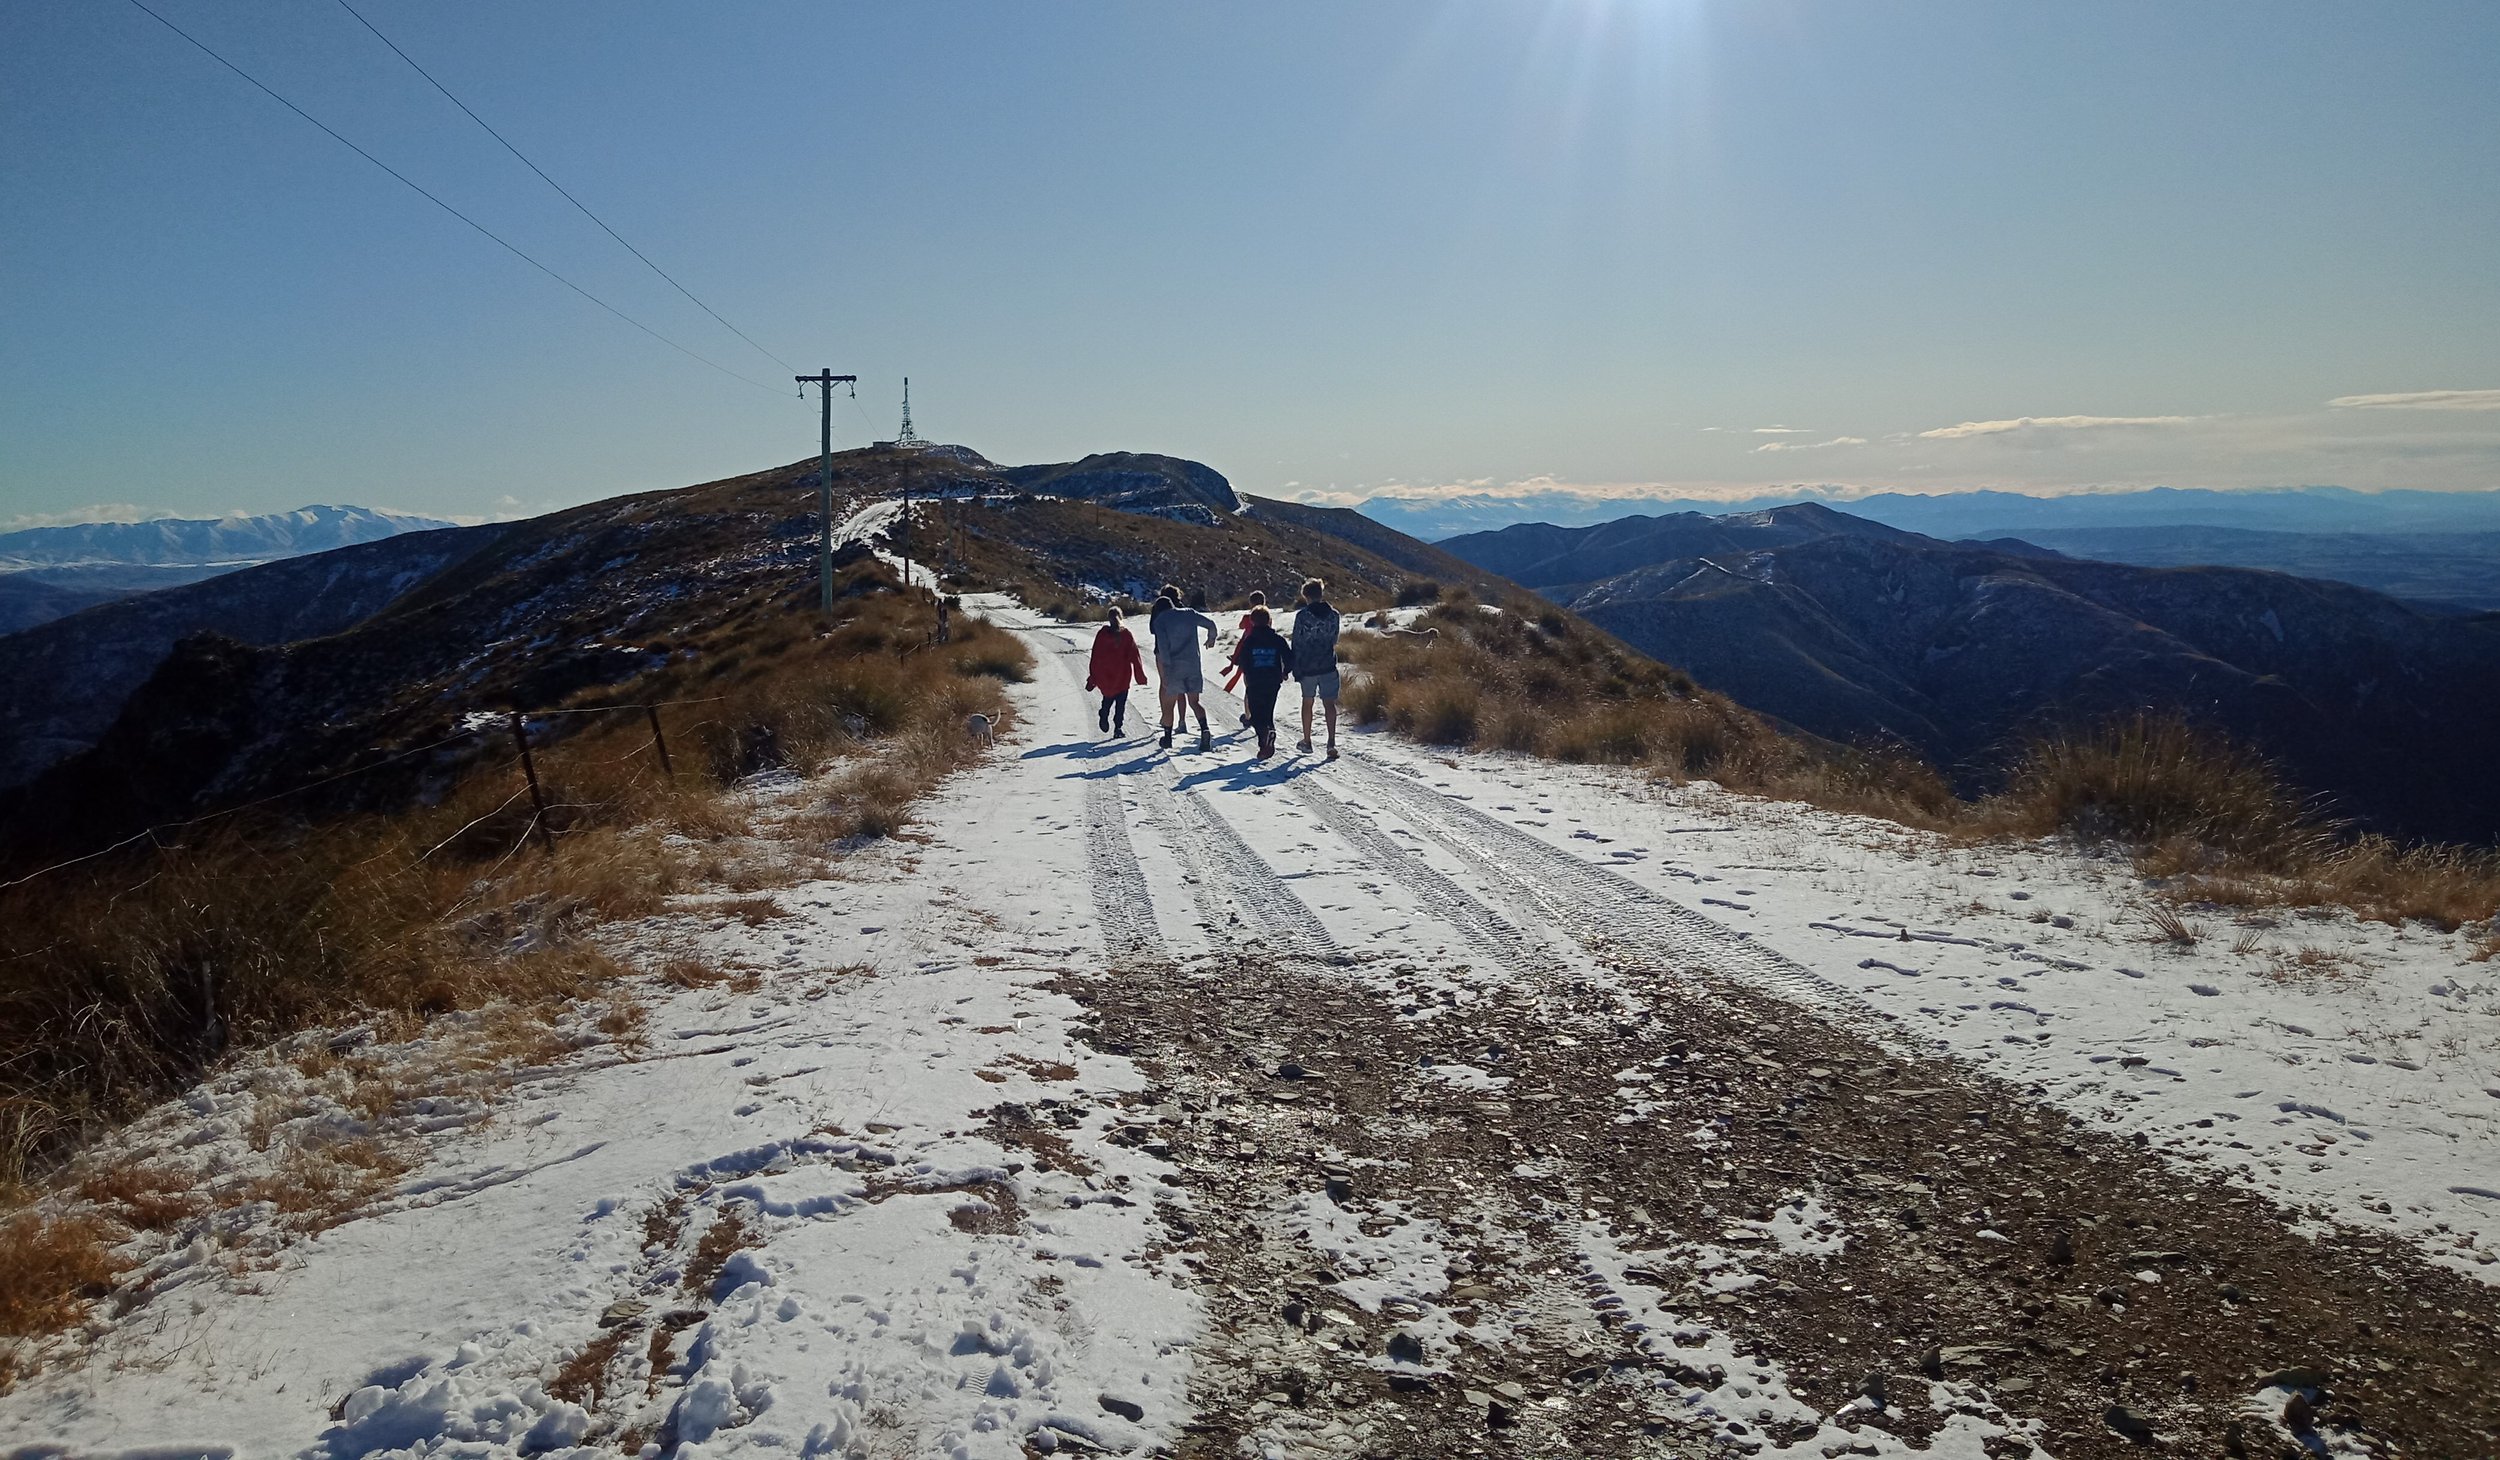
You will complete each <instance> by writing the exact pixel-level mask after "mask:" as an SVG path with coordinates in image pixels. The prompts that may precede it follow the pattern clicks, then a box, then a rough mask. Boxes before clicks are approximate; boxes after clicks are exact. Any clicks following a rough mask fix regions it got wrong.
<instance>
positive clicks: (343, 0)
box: [339, 0, 799, 374]
mask: <svg viewBox="0 0 2500 1460" xmlns="http://www.w3.org/2000/svg"><path fill="white" fill-rule="evenodd" d="M339 8H340V9H341V10H344V11H346V12H347V13H348V14H350V15H353V16H355V17H356V21H357V23H358V24H359V25H362V26H363V27H364V28H365V29H367V30H369V31H372V32H373V38H374V39H375V40H378V41H380V42H381V43H382V44H384V45H386V46H389V47H390V48H391V54H392V55H395V56H397V57H399V59H401V60H403V61H406V62H407V63H408V68H409V69H410V70H412V71H414V72H416V73H417V74H418V75H419V76H422V77H424V78H425V80H426V84H427V85H429V86H432V87H433V88H434V89H435V90H436V91H439V92H441V93H442V94H443V99H444V100H445V101H448V102H450V103H451V104H452V105H453V106H456V107H458V108H460V110H461V111H462V112H463V113H464V114H466V115H467V117H468V119H469V120H470V121H473V122H475V123H477V124H478V125H479V126H480V127H484V128H485V129H486V135H487V136H489V137H492V138H494V139H495V140H496V141H498V142H500V143H502V144H503V150H504V151H506V152H509V153H511V154H512V155H513V156H515V157H518V158H520V159H521V165H522V166H523V167H526V168H528V169H529V170H530V171H532V172H534V173H537V174H538V180H539V181H540V182H543V183H545V184H546V185H547V186H549V187H551V188H554V189H555V190H556V192H557V193H558V194H559V195H561V196H562V197H563V199H564V201H566V202H568V203H571V204H572V205H573V206H574V207H576V208H578V209H580V210H581V214H582V216H583V217H585V218H587V219H589V220H590V221H591V222H593V223H596V224H598V225H599V229H600V231H601V232H603V233H605V234H607V236H608V237H610V238H613V239H615V240H616V241H617V243H618V244H619V245H621V246H622V247H623V248H624V250H625V251H626V252H627V253H629V254H632V255H633V256H634V257H635V258H638V259H641V260H642V263H643V267H645V268H647V269H649V270H650V271H651V272H653V273H655V274H657V275H659V276H660V277H661V278H663V279H666V280H668V286H669V287H670V288H672V289H674V290H676V291H677V292H678V293H680V294H683V295H685V296H686V298H687V299H688V300H689V301H691V302H692V303H693V305H694V307H695V308H697V309H700V310H702V311H703V312H704V313H705V314H708V315H710V316H711V317H712V318H713V319H715V320H718V321H719V322H720V327H721V328H722V329H725V330H727V331H729V332H730V333H731V334H733V335H736V336H737V337H738V338H739V339H742V340H744V341H746V342H747V343H748V344H750V345H755V348H756V349H757V350H759V351H762V353H763V354H764V356H765V357H766V358H768V359H770V360H771V361H772V362H773V363H774V364H776V365H778V366H780V367H781V368H782V369H784V370H787V371H790V372H791V373H792V374H797V373H798V368H799V367H797V366H796V365H793V364H791V363H790V362H789V361H787V360H784V359H782V358H781V357H780V356H779V355H776V354H774V353H773V352H772V351H770V350H766V349H764V347H763V346H762V345H760V344H756V341H755V337H754V336H753V335H750V334H748V333H747V332H746V331H745V330H742V329H740V328H738V327H737V326H736V325H734V324H731V323H730V322H729V321H728V320H726V319H723V318H722V317H721V313H720V311H719V310H717V309H714V308H713V307H712V306H710V305H708V304H706V303H704V302H703V301H702V300H700V299H696V298H695V297H694V291H693V290H691V289H689V288H687V287H686V286H685V285H683V284H680V283H678V282H677V280H676V279H675V278H673V277H671V275H670V274H669V272H668V270H666V269H663V268H661V267H660V266H659V265H658V264H655V263H653V262H651V259H650V256H649V255H647V254H645V253H644V252H643V251H642V250H641V249H638V248H636V247H634V246H633V245H632V244H630V243H627V242H626V241H625V235H623V234H621V233H619V232H617V231H616V230H615V229H613V228H610V227H609V226H608V220H606V219H605V218H602V217H600V216H599V215H598V214H596V213H593V212H592V211H590V205H589V204H587V203H585V202H583V201H582V200H581V199H579V198H577V197H574V196H573V195H572V193H570V192H569V191H567V190H566V189H565V186H564V184H562V183H560V182H557V181H556V180H555V179H554V178H551V177H549V176H547V170H546V169H545V168H543V167H540V166H539V165H538V164H537V163H535V162H532V161H530V160H529V158H528V156H527V155H526V154H524V153H523V152H522V151H521V149H520V148H518V147H515V146H513V145H512V142H511V139H510V138H508V137H506V136H504V134H503V133H501V132H498V131H496V130H495V129H494V127H493V126H492V125H490V124H489V123H488V122H487V120H486V119H485V118H484V117H481V116H479V115H478V114H477V113H476V112H474V111H471V110H470V109H469V104H468V103H467V102H465V101H462V100H461V99H460V98H459V97H456V96H454V95H452V93H451V88H450V87H448V86H445V85H444V84H443V83H441V82H440V81H437V80H435V79H434V73H433V72H431V71H428V70H426V69H425V68H424V67H423V66H420V65H418V64H417V60H416V58H415V57H414V56H411V55H409V54H408V53H407V52H406V51H403V50H401V49H400V48H399V43H398V42H397V41H394V40H392V39H391V38H390V37H389V36H386V35H384V34H382V31H381V28H380V27H379V26H376V25H375V24H374V23H373V22H372V21H370V20H367V19H365V16H364V12H363V11H361V10H358V9H357V8H356V7H355V6H353V5H350V4H348V3H347V0H339Z"/></svg>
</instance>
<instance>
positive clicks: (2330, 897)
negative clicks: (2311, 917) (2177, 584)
mask: <svg viewBox="0 0 2500 1460" xmlns="http://www.w3.org/2000/svg"><path fill="white" fill-rule="evenodd" d="M1971 822H1972V824H1973V825H1974V827H1976V828H1977V829H1979V830H1981V831H1983V832H1988V833H1993V834H2000V835H2014V836H2045V835H2049V834H2051V833H2063V834H2066V835H2069V836H2073V837H2076V838H2078V839H2080V840H2084V841H2087V842H2091V841H2102V842H2112V843H2116V844H2118V845H2121V846H2125V847H2128V848H2131V849H2132V850H2133V853H2134V857H2135V862H2136V868H2137V870H2138V871H2139V872H2140V873H2142V874H2143V875H2144V876H2146V877H2148V878H2152V879H2154V880H2155V881H2156V882H2158V883H2160V884H2162V885H2163V887H2164V890H2165V891H2166V892H2167V893H2168V895H2169V896H2170V897H2172V898H2173V899H2175V900H2178V901H2182V902H2193V903H2210V904H2214V905H2216V906H2222V907H2241V908H2262V907H2341V908H2347V909H2350V910H2351V911H2352V912H2354V913H2356V914H2358V915H2359V916H2361V917H2363V918H2367V919H2370V920H2373V921H2376V922H2383V923H2388V924H2391V925H2392V924H2400V923H2403V922H2405V921H2407V920H2408V919H2420V920H2422V921H2424V922H2428V923H2431V924H2434V925H2435V926H2437V927H2439V928H2440V929H2441V930H2443V931H2448V932H2453V931H2455V930H2456V929H2457V928H2459V927H2461V926H2463V925H2464V924H2467V923H2473V922H2482V921H2485V920H2488V919H2492V918H2493V917H2494V915H2495V913H2500V853H2494V852H2492V851H2489V850H2478V849H2474V848H2468V847H2454V846H2435V845H2426V846H2401V845H2399V844H2397V843H2396V842H2394V841H2392V840H2390V839H2388V838H2386V837H2383V836H2360V837H2349V836H2345V835H2343V834H2342V829H2341V828H2339V827H2337V826H2336V825H2335V824H2334V823H2333V822H2331V821H2329V820H2327V819H2326V818H2324V817H2323V816H2321V815H2319V814H2318V813H2317V811H2316V809H2315V808H2314V807H2313V806H2311V805H2309V804H2307V803H2304V802H2303V801H2301V800H2300V799H2299V798H2298V797H2296V796H2294V795H2293V794H2292V793H2291V792H2290V791H2288V790H2286V789H2285V788H2284V785H2283V782H2282V780H2281V778H2280V776H2279V775H2278V774H2277V772H2276V771H2275V769H2274V768H2273V767H2272V766H2271V765H2269V764H2267V762H2266V761H2265V760H2264V759H2263V758H2261V757H2259V756H2257V755H2255V754H2253V753H2251V752H2250V751H2248V750H2247V749H2245V748H2244V747H2240V746H2236V745H2233V744H2230V743H2229V742H2227V741H2224V740H2222V739H2220V738H2219V737H2216V736H2213V735H2210V734H2207V733H2205V732H2203V731H2200V730H2197V729H2194V728H2193V727H2190V726H2188V725H2186V724H2183V723H2181V722H2179V721H2176V720H2165V719H2160V718H2155V717H2150V716H2137V717H2134V718H2131V719H2127V720H2122V721H2118V722H2115V723H2113V724H2110V725H2106V726H2104V727H2102V728H2101V729H2099V730H2097V731H2094V732H2089V733H2084V734H2068V735H2058V736H2041V737H2035V738H2034V739H2032V740H2031V741H2029V742H2028V743H2027V744H2026V745H2025V746H2024V747H2023V750H2022V752H2021V754H2020V756H2019V757H2018V759H2017V760H2016V762H2015V764H2014V766H2013V768H2012V770H2011V771H2010V772H2009V774H2008V776H2007V779H2006V785H2005V789H2004V790H2002V791H2000V792H1999V793H1997V794H1996V795H1995V796H1992V797H1990V798H1988V799H1987V800H1985V801H1983V802H1981V803H1980V804H1979V805H1978V806H1977V807H1975V808H1974V809H1973V811H1972V814H1971Z"/></svg>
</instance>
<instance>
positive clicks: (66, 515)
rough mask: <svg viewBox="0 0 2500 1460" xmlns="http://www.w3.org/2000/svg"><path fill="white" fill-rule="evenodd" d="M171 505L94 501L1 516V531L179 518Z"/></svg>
mask: <svg viewBox="0 0 2500 1460" xmlns="http://www.w3.org/2000/svg"><path fill="white" fill-rule="evenodd" d="M180 515H181V514H180V513H178V512H176V511H174V510H173V509H172V508H170V507H142V506H140V505H139V504H138V503H136V502H93V503H90V504H88V505H87V506H84V507H72V508H70V509H69V510H68V511H66V512H28V513H25V514H22V515H20V516H16V517H10V518H5V519H0V532H21V531H24V530H25V529H27V528H29V527H78V526H83V525H84V524H86V523H90V522H154V521H156V520H158V519H159V518H164V517H178V516H180Z"/></svg>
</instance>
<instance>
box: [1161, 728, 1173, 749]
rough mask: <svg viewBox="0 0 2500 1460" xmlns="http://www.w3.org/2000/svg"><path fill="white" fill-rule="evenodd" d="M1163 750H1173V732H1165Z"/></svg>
mask: <svg viewBox="0 0 2500 1460" xmlns="http://www.w3.org/2000/svg"><path fill="white" fill-rule="evenodd" d="M1163 748H1164V749H1165V750H1170V749H1171V748H1172V732H1171V731H1169V730H1166V731H1164V732H1163Z"/></svg>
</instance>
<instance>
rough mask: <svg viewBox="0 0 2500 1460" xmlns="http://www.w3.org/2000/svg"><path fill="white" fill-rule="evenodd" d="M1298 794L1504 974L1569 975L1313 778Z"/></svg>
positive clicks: (1295, 785) (1536, 943)
mask: <svg viewBox="0 0 2500 1460" xmlns="http://www.w3.org/2000/svg"><path fill="white" fill-rule="evenodd" d="M1292 789H1293V794H1294V796H1295V798H1296V799H1298V800H1300V801H1301V802H1302V804H1303V805H1305V806H1307V807H1309V808H1310V811H1311V814H1312V815H1313V816H1315V817H1317V818H1318V819H1319V821H1320V824H1321V825H1323V826H1325V827H1327V828H1328V829H1329V830H1331V831H1333V832H1335V833H1336V834H1337V835H1338V836H1340V837H1342V838H1344V839H1345V841H1346V842H1347V843H1348V844H1350V845H1351V846H1353V847H1354V849H1355V850H1356V851H1357V852H1359V853H1361V854H1362V856H1363V859H1364V860H1365V861H1367V862H1369V863H1370V864H1371V865H1372V866H1373V867H1374V868H1376V869H1378V870H1379V871H1380V872H1381V873H1382V874H1384V875H1386V876H1388V877H1389V878H1391V879H1393V880H1394V881H1396V882H1398V883H1400V884H1401V885H1403V886H1404V887H1405V888H1406V889H1407V891H1409V892H1411V893H1413V894H1414V895H1415V899H1416V901H1418V902H1420V903H1422V904H1423V905H1424V910H1425V911H1427V912H1429V913H1431V914H1432V915H1433V916H1434V917H1436V918H1439V919H1440V920H1441V921H1442V922H1444V923H1447V924H1448V925H1449V926H1451V927H1453V928H1455V929H1457V930H1458V932H1459V934H1460V935H1461V936H1462V937H1464V938H1465V939H1466V940H1467V941H1468V942H1469V943H1471V944H1473V945H1475V946H1476V947H1477V948H1478V949H1480V950H1482V951H1483V952H1484V953H1485V954H1486V955H1487V956H1488V957H1490V958H1492V959H1493V960H1494V961H1496V962H1498V963H1500V964H1501V965H1502V966H1503V967H1504V968H1507V969H1509V970H1510V971H1511V972H1512V973H1515V974H1519V975H1522V976H1526V977H1541V976H1552V975H1556V974H1560V973H1562V972H1564V971H1565V969H1564V964H1563V962H1562V960H1561V959H1559V958H1557V957H1555V955H1554V950H1553V949H1552V948H1550V947H1548V946H1547V945H1546V944H1545V941H1544V940H1543V939H1541V938H1539V937H1537V936H1536V935H1535V934H1533V933H1531V932H1529V931H1528V930H1526V929H1524V928H1522V927H1520V926H1519V925H1518V924H1516V923H1513V922H1512V921H1510V920H1509V919H1508V918H1505V917H1503V916H1502V915H1501V914H1500V913H1497V912H1495V911H1494V910H1493V909H1491V908H1489V907H1486V906H1485V905H1484V904H1483V902H1481V901H1479V900H1478V899H1476V898H1474V897H1471V896H1469V895H1468V893H1467V891H1466V889H1465V888H1462V887H1460V886H1459V885H1458V884H1457V883H1455V882H1452V881H1451V880H1450V879H1449V878H1447V877H1445V876H1443V875H1442V874H1441V872H1440V870H1439V869H1437V868H1435V867H1431V866H1428V865H1426V864H1425V862H1424V861H1423V860H1422V859H1421V858H1419V857H1417V856H1416V855H1415V854H1414V853H1413V852H1411V851H1409V850H1408V849H1406V848H1404V847H1401V846H1399V845H1398V844H1397V843H1396V842H1395V841H1394V840H1392V839H1391V838H1390V837H1389V835H1388V833H1386V832H1384V831H1382V830H1381V829H1380V828H1379V827H1378V826H1377V825H1374V824H1373V823H1372V822H1371V821H1370V820H1368V819H1367V818H1365V817H1364V816H1362V815H1361V814H1360V813H1359V812H1357V811H1356V810H1355V809H1354V808H1353V807H1350V806H1348V805H1346V803H1345V802H1343V801H1340V800H1338V799H1337V798H1336V797H1335V796H1334V795H1332V794H1330V793H1329V792H1328V791H1326V790H1324V789H1322V788H1321V787H1320V786H1318V785H1316V784H1314V783H1313V781H1312V779H1311V778H1310V777H1309V776H1300V777H1297V778H1295V780H1294V781H1293V782H1292Z"/></svg>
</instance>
